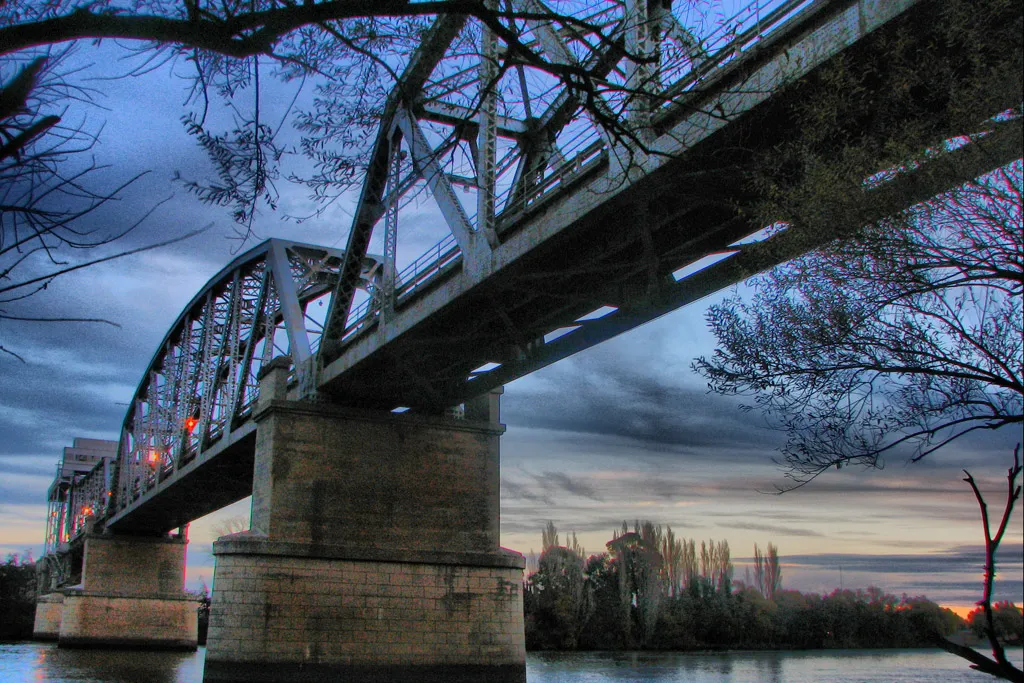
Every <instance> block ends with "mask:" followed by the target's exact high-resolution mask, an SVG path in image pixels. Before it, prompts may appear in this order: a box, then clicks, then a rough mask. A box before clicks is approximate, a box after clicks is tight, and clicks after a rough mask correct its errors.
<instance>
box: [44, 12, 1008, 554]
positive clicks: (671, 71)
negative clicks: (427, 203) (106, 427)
mask: <svg viewBox="0 0 1024 683" xmlns="http://www.w3.org/2000/svg"><path fill="white" fill-rule="evenodd" d="M518 1H519V5H520V6H521V7H523V8H529V7H532V6H533V0H518ZM766 4H767V5H770V6H771V9H764V8H763V7H762V5H766ZM612 5H614V6H615V7H619V5H617V4H614V3H609V8H606V10H607V11H606V12H605V13H604V14H603V15H602V18H601V21H604V22H606V24H607V26H608V27H609V28H608V30H609V31H610V34H611V35H613V36H619V37H621V38H622V39H623V40H624V41H625V44H626V46H627V48H628V51H629V52H630V53H631V54H637V53H641V54H642V53H644V52H645V51H646V52H647V53H648V54H651V55H656V56H658V57H659V58H660V59H661V60H662V61H661V62H660V63H659V74H660V75H659V78H658V79H657V80H658V82H659V89H658V91H657V92H655V93H653V94H654V95H656V97H655V98H654V99H655V100H656V101H659V102H663V104H660V105H657V106H655V107H654V108H653V109H650V110H646V111H642V112H639V114H638V112H637V111H636V107H635V104H630V103H629V102H620V103H616V102H614V101H610V102H609V103H607V107H608V108H609V111H613V112H614V113H615V114H616V115H621V116H623V117H635V120H636V121H637V125H638V128H637V130H638V131H640V133H639V134H640V135H643V136H645V138H644V139H646V140H647V144H648V148H649V149H651V150H654V151H655V152H656V153H654V154H645V153H642V152H641V151H640V150H639V149H637V148H636V147H635V146H631V145H630V143H629V141H628V140H622V139H616V138H615V137H614V136H609V135H608V134H607V131H604V130H603V129H602V128H601V127H600V126H598V125H596V124H594V123H593V122H592V121H588V120H587V119H586V117H581V116H579V114H578V111H579V101H578V100H577V97H578V95H577V94H574V93H572V92H569V91H567V90H565V89H564V88H563V89H562V90H561V91H554V92H551V91H547V92H546V93H545V94H543V95H541V94H538V95H536V96H535V98H534V107H536V109H534V110H530V105H529V104H528V103H529V101H530V98H531V93H530V92H528V91H529V87H528V84H527V79H526V78H525V77H524V78H522V79H521V82H520V83H521V87H522V89H523V99H524V100H525V101H527V105H526V111H518V112H517V111H506V112H504V113H503V114H501V115H499V113H498V111H497V108H496V105H495V106H489V105H488V104H487V102H486V98H485V106H482V107H481V111H480V112H478V113H474V112H471V111H470V110H468V109H467V108H466V107H465V106H463V103H462V102H461V101H460V100H459V99H458V97H459V92H460V91H459V89H456V88H449V89H448V90H447V91H446V92H442V91H443V90H444V87H443V86H444V83H445V81H444V79H442V78H438V77H434V76H432V74H434V73H435V70H436V69H438V65H439V64H442V63H444V61H445V60H446V59H449V58H450V57H449V55H448V52H447V51H448V50H449V49H450V45H451V44H452V41H453V39H454V37H455V36H457V35H458V34H459V32H460V31H462V30H464V23H465V19H464V18H462V17H454V16H442V17H441V18H439V19H438V20H437V22H436V24H435V25H434V27H433V28H432V30H431V31H430V32H429V33H428V35H427V36H426V37H425V38H424V41H423V45H422V47H421V49H420V50H419V51H418V52H417V53H416V54H415V55H413V56H412V58H411V59H410V62H409V65H408V66H407V68H406V70H405V72H404V75H403V78H402V83H401V85H400V87H399V88H397V89H396V90H395V92H394V93H392V96H391V98H390V99H389V101H388V105H387V107H386V110H385V116H384V118H383V120H382V122H381V125H380V129H379V133H378V136H377V139H376V142H375V145H374V148H373V152H372V156H371V162H370V166H369V171H368V173H367V177H366V180H365V182H364V185H363V188H362V193H361V196H360V199H359V203H358V205H357V208H356V212H355V218H354V221H353V226H352V229H351V232H350V235H349V238H348V243H347V245H346V249H344V250H338V249H328V248H324V247H318V246H315V245H306V244H300V243H295V242H288V241H282V240H269V241H268V242H265V243H263V244H261V245H259V246H257V247H255V248H253V249H252V250H250V251H249V252H247V253H246V254H244V255H242V256H240V257H239V258H237V259H235V260H234V261H233V262H232V263H231V264H229V265H228V266H226V267H225V268H224V269H223V270H222V271H221V272H220V273H218V274H217V275H216V276H215V277H214V278H213V279H211V280H210V282H209V283H208V284H207V286H206V287H205V288H204V289H203V291H202V292H200V293H199V294H197V295H196V297H195V298H194V299H193V300H192V301H191V302H190V304H189V305H188V306H187V307H186V309H185V310H184V311H183V312H182V314H181V316H179V318H178V320H177V321H176V322H175V324H174V325H173V326H172V328H171V330H170V331H169V332H168V334H167V336H166V337H165V339H164V341H163V343H162V344H161V346H160V348H159V349H158V351H157V353H156V355H155V356H154V358H153V360H152V362H151V363H150V366H149V368H148V369H147V371H146V374H145V375H144V377H143V379H142V381H141V382H140V384H139V388H138V390H137V391H136V394H135V397H134V400H133V402H132V405H131V407H130V408H129V410H128V414H127V416H126V418H125V421H124V425H123V429H122V434H121V441H120V452H119V455H118V458H117V461H116V465H115V466H113V467H111V466H109V465H108V466H106V467H105V468H104V467H97V468H96V469H95V470H94V471H93V472H92V473H90V475H88V476H86V477H85V478H83V479H81V480H80V481H77V482H76V483H75V485H74V490H75V492H76V493H75V496H74V497H73V500H74V504H73V506H74V509H73V510H71V511H69V514H68V516H67V519H68V523H67V524H65V525H63V526H61V527H58V529H57V531H56V532H55V533H56V534H57V537H56V538H53V539H50V541H51V543H50V544H49V545H48V547H50V546H52V547H58V546H59V545H60V544H61V543H66V542H68V541H71V540H73V539H74V538H75V537H76V536H77V535H78V534H79V533H81V532H82V531H83V530H84V529H86V527H87V522H88V523H89V524H101V525H102V526H103V527H104V528H106V529H108V530H111V531H113V532H118V533H135V534H139V533H149V534H160V533H163V532H167V531H169V530H171V529H174V528H176V527H179V526H183V525H185V524H187V523H188V522H189V521H191V520H193V519H196V518H198V517H200V516H203V515H205V514H208V513H209V512H212V511H214V510H216V509H218V508H220V507H223V506H224V505H227V504H229V503H231V502H233V501H235V500H238V499H241V498H243V497H245V496H247V495H250V493H251V492H252V487H253V467H254V465H253V452H254V448H255V447H256V425H255V424H254V422H253V420H252V419H251V416H252V414H253V410H254V406H255V405H256V404H257V401H258V398H259V397H258V393H259V384H258V376H259V375H260V373H261V371H262V370H264V369H266V368H268V367H269V365H270V363H271V361H272V359H273V358H275V357H276V356H278V355H287V356H288V357H289V358H290V362H291V367H290V381H291V384H290V389H289V392H290V393H289V398H291V399H308V400H310V401H313V402H316V403H320V404H323V403H329V404H332V405H339V406H349V407H358V408H361V409H369V410H375V411H380V412H383V413H387V412H389V411H392V410H395V409H399V408H405V409H410V410H411V412H412V413H414V414H420V415H440V414H443V413H444V412H445V411H446V410H447V409H450V408H452V407H453V406H458V405H459V404H462V403H465V402H466V401H468V400H470V399H473V398H474V397H477V396H480V395H483V394H486V393H487V392H488V391H490V390H492V389H494V388H496V387H499V386H501V385H503V384H505V383H507V382H509V381H511V380H514V379H516V378H518V377H521V376H523V375H526V374H528V373H530V372H532V371H534V370H536V369H538V368H540V367H543V366H545V365H548V364H550V363H552V362H555V361H557V360H559V359H561V358H564V357H566V356H569V355H571V354H573V353H575V352H577V351H580V350H582V349H585V348H588V347H590V346H592V345H594V344H597V343H600V342H601V341H604V340H606V339H609V338H611V337H613V336H615V335H617V334H620V333H622V332H625V331H627V330H629V329H632V328H634V327H636V326H638V325H641V324H643V323H644V322H647V321H649V320H652V319H654V318H656V317H658V316H660V315H662V314H664V313H667V312H669V311H671V310H674V309H676V308H678V307H680V306H683V305H686V304H687V303H690V302H692V301H695V300H697V299H699V298H701V297H703V296H705V295H707V294H709V293H711V292H714V291H717V290H719V289H721V288H723V287H726V286H728V285H731V284H733V283H735V282H738V281H741V280H742V279H744V278H746V277H749V276H750V275H752V274H754V273H756V272H759V271H761V270H764V269H765V268H768V267H771V266H773V265H775V264H778V263H780V262H782V261H785V260H787V259H789V258H792V257H794V256H796V255H798V254H799V253H802V252H804V251H806V250H807V249H808V248H811V247H812V246H814V245H813V244H808V243H807V242H806V240H804V241H801V240H797V239H792V238H791V236H790V235H789V234H788V233H786V232H784V231H783V232H781V233H778V234H776V235H774V236H772V237H769V238H767V239H765V238H764V237H763V236H759V235H758V233H759V230H760V228H761V227H762V226H760V225H756V224H752V223H751V222H750V221H749V218H748V217H747V216H746V215H745V214H743V213H742V212H741V211H738V210H737V207H738V206H739V205H741V204H744V203H747V202H749V201H750V200H752V197H751V195H750V192H751V191H750V189H749V187H748V185H747V183H746V181H745V180H744V178H743V177H742V174H739V173H731V174H730V173H729V172H728V170H729V169H743V168H749V166H750V164H752V163H753V160H754V159H756V158H757V157H758V155H759V154H762V153H764V152H766V151H768V150H770V149H771V148H772V147H773V146H774V145H775V144H777V142H778V141H779V140H783V139H785V138H786V137H787V136H789V135H792V134H793V133H794V132H795V131H794V123H793V122H792V121H791V120H790V119H789V118H788V116H787V114H786V112H787V108H788V107H789V106H790V105H791V104H792V98H793V97H794V96H795V95H794V94H793V90H792V88H789V87H787V86H790V85H792V84H793V83H796V82H798V81H803V82H809V81H813V80H814V78H815V76H816V73H817V72H818V70H819V69H820V68H821V67H822V66H823V65H825V64H827V63H828V62H829V61H830V60H832V59H834V58H835V57H836V55H838V54H840V53H844V54H845V55H846V56H847V57H848V58H849V59H850V60H851V61H852V63H853V64H854V65H855V64H856V63H857V60H858V59H860V58H862V57H864V56H865V55H868V54H870V51H871V49H872V41H873V36H874V35H877V34H881V33H884V32H890V31H896V30H900V29H901V28H902V27H905V26H908V25H912V26H913V27H914V30H916V31H923V32H926V31H930V30H932V27H933V26H934V22H935V21H936V20H937V19H936V14H935V12H936V9H937V7H938V6H939V5H941V3H940V2H926V1H924V0H898V1H896V0H894V1H891V2H867V1H866V0H789V1H786V2H781V3H780V2H774V3H763V2H762V3H753V4H751V5H749V6H747V7H746V8H744V10H742V11H741V12H740V14H738V15H737V17H736V18H735V21H734V23H733V25H732V29H731V30H729V31H724V30H723V31H718V32H715V31H712V32H711V33H709V34H707V35H697V34H694V33H692V32H691V33H688V32H687V31H686V30H684V29H683V28H682V27H681V26H680V24H679V21H678V19H677V18H673V17H668V16H661V17H660V18H651V17H648V19H646V21H655V19H657V21H659V22H661V23H660V24H659V26H661V27H662V29H663V30H660V31H656V32H655V33H656V34H658V35H659V37H660V36H661V35H662V34H663V38H661V40H662V42H663V43H664V44H663V45H661V46H655V45H653V44H648V43H645V42H644V40H643V39H642V38H637V37H636V36H635V35H634V34H635V33H636V32H635V31H633V30H631V28H630V24H631V22H632V21H634V19H633V15H631V14H630V11H633V10H636V11H640V10H637V8H638V7H640V6H641V5H643V6H645V7H646V6H647V5H646V3H637V2H627V3H626V5H625V6H626V7H627V10H624V12H625V14H623V11H619V10H615V9H614V8H613V7H612ZM628 8H633V10H629V9H628ZM644 11H647V10H644ZM616 12H618V14H617V13H616ZM529 32H530V35H529V39H530V40H535V41H538V42H539V43H540V44H542V45H543V46H544V52H545V54H546V56H547V57H548V58H549V59H550V60H551V61H552V62H556V63H557V62H559V61H561V62H562V63H568V62H571V61H572V60H574V59H578V58H577V57H575V56H574V55H575V54H576V52H574V51H573V49H570V48H572V45H571V42H572V40H573V38H572V37H566V36H565V35H563V34H561V33H558V32H557V31H555V30H554V29H552V28H551V27H550V26H548V25H544V24H539V23H536V22H534V23H533V24H530V26H529ZM876 32H877V33H876ZM485 39H486V36H485ZM638 41H639V42H638ZM670 43H672V44H671V45H670ZM673 46H674V49H669V48H672V47H673ZM492 47H493V46H492ZM493 49H496V48H493ZM616 49H621V48H616V47H615V45H614V41H613V44H611V45H608V46H606V47H603V48H599V49H598V50H597V51H596V52H595V53H594V54H593V55H592V56H591V57H590V59H591V63H590V64H589V66H591V67H592V68H596V66H597V65H600V64H605V67H604V68H606V69H607V71H606V73H607V74H609V76H608V77H609V78H612V75H613V71H614V69H616V68H618V67H617V66H616V65H617V64H619V62H624V63H625V64H626V66H624V67H622V69H621V70H622V71H623V72H624V73H626V74H627V76H626V77H627V79H628V78H631V77H633V76H635V74H636V70H637V69H640V68H641V67H643V68H646V66H645V65H637V64H633V63H632V62H630V61H629V60H628V59H625V58H624V57H623V56H622V55H620V54H616V53H615V50H616ZM601 50H604V52H602V51H601ZM483 53H484V56H485V57H486V56H487V55H488V54H493V53H488V52H487V50H486V49H485V50H483ZM480 68H481V69H482V70H484V72H485V73H486V64H484V65H482V66H480ZM629 74H632V75H633V76H631V75H629ZM432 78H434V80H432ZM482 78H483V77H482V76H481V79H482ZM467 87H470V86H469V85H465V84H463V90H465V88H467ZM880 96H884V94H880ZM1019 104H1020V103H1019V102H1016V101H1015V102H1007V103H1005V107H1006V108H1010V107H1014V106H1019ZM996 113H998V112H993V114H996ZM470 114H472V116H470V117H469V118H467V116H469V115H470ZM933 114H934V117H935V119H936V120H937V121H942V120H945V119H944V118H943V117H944V114H945V113H944V112H943V111H936V112H933ZM467 131H468V132H467ZM960 132H961V131H956V130H949V131H945V133H946V134H947V135H948V136H949V137H953V136H956V135H958V134H959V133H960ZM987 138H988V139H987V142H986V144H985V148H984V151H983V152H981V151H979V150H978V149H977V146H976V145H972V144H968V145H965V146H964V147H961V148H960V149H959V150H957V151H955V152H950V154H952V155H958V156H960V157H961V159H960V160H959V161H960V164H959V166H960V168H961V169H962V175H961V177H960V179H959V182H963V181H966V180H969V179H971V178H973V177H976V176H978V175H981V174H983V173H984V172H986V171H988V170H991V169H993V168H996V167H999V166H1001V165H1004V164H1006V163H1009V162H1011V161H1013V160H1014V159H1017V158H1019V157H1020V156H1021V153H1022V152H1021V139H1020V138H1021V126H1020V122H1019V120H1011V121H1004V122H1001V123H996V122H992V124H991V132H989V133H988V135H987ZM935 142H936V141H935V140H922V141H921V144H922V147H923V146H926V145H929V144H935ZM469 143H472V144H469ZM464 146H468V147H471V148H472V154H471V155H469V156H471V157H473V159H474V163H469V165H468V167H465V164H463V166H460V162H459V159H460V158H462V157H464V156H466V154H465V153H464V150H463V147H464ZM460 150H461V151H460ZM460 154H461V155H462V156H460ZM467 169H468V170H467ZM951 183H952V185H953V186H955V184H956V183H957V180H956V179H950V178H948V177H944V178H933V177H932V176H931V175H930V174H929V173H927V172H917V173H902V174H898V175H897V176H896V177H895V179H893V180H891V181H889V182H887V183H884V184H882V185H881V186H879V187H876V188H875V189H872V190H870V191H871V192H874V193H876V195H877V196H878V197H879V206H880V207H885V208H884V211H886V212H889V211H891V207H892V200H893V198H894V197H900V198H902V201H904V202H905V203H904V206H909V205H911V204H913V203H915V202H918V201H923V200H926V199H928V198H930V197H932V196H934V195H936V194H938V193H940V192H942V191H944V190H947V189H949V188H950V187H951ZM457 185H464V186H465V185H469V186H471V187H472V191H471V192H470V195H469V196H471V197H472V196H473V195H475V197H474V199H475V205H476V213H475V214H473V213H472V212H470V211H467V210H466V208H465V207H464V205H463V204H462V202H461V200H460V199H459V197H458V195H456V194H455V192H454V191H453V186H457ZM424 188H425V189H427V190H428V191H429V193H430V195H431V196H432V197H433V200H434V201H435V202H436V203H437V206H438V209H439V212H440V214H441V215H442V216H443V217H444V220H445V222H446V224H447V226H448V228H449V230H450V232H451V234H450V235H449V236H447V237H446V238H445V239H443V240H442V241H441V242H439V243H438V244H437V245H436V246H435V247H434V248H432V249H431V250H430V251H429V252H428V253H427V254H425V255H423V256H422V257H421V258H419V259H416V260H415V261H413V262H412V263H410V264H409V265H408V266H407V267H406V268H405V269H404V270H401V271H399V269H398V267H397V263H396V252H397V241H398V239H399V237H400V235H401V228H400V218H401V211H400V209H401V207H402V204H403V197H404V196H406V195H408V194H409V193H411V192H414V191H416V190H417V189H424ZM880 210H883V209H880ZM885 215H887V214H886V213H880V214H879V216H877V217H878V218H882V217H884V216H885ZM851 220H852V218H851ZM857 220H863V216H861V217H858V218H857ZM375 227H376V228H378V229H381V228H382V229H383V231H384V240H383V243H384V254H383V255H381V256H373V255H370V254H368V253H367V250H368V245H369V244H370V238H371V235H372V234H373V231H374V229H375ZM854 227H857V226H855V225H837V226H836V230H837V231H839V230H842V229H848V228H854ZM828 238H829V236H828V235H823V236H821V239H820V242H822V243H823V242H825V241H827V240H828ZM704 263H710V264H711V265H709V266H708V267H704V268H702V269H696V268H692V267H691V266H693V265H694V264H697V265H700V264H704ZM360 292H362V293H361V294H360Z"/></svg>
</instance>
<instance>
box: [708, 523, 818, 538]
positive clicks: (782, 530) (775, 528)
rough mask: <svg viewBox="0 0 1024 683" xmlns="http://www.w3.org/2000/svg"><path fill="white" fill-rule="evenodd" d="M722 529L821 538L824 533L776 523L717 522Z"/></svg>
mask: <svg viewBox="0 0 1024 683" xmlns="http://www.w3.org/2000/svg"><path fill="white" fill-rule="evenodd" d="M717 526H719V527H722V528H723V529H745V530H747V531H765V532H768V533H772V534H779V535H782V536H810V537H816V538H823V537H824V536H825V534H823V533H821V532H820V531H812V530H810V529H799V528H797V527H789V526H779V525H776V524H755V523H753V522H737V523H735V524H718V525H717Z"/></svg>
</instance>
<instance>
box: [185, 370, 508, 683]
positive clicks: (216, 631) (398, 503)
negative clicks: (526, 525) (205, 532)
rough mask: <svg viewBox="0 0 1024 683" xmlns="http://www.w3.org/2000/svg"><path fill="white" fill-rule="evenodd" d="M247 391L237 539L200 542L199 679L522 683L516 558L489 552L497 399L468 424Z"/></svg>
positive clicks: (278, 373) (266, 383)
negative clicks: (207, 571) (252, 456)
mask: <svg viewBox="0 0 1024 683" xmlns="http://www.w3.org/2000/svg"><path fill="white" fill-rule="evenodd" d="M286 376H287V367H286V365H285V364H280V365H278V366H276V367H274V366H272V367H271V368H269V371H268V372H266V374H265V375H264V377H263V379H262V381H261V383H260V404H259V406H258V408H257V411H256V415H255V419H256V421H257V424H258V427H257V436H256V461H255V470H254V477H253V502H252V517H251V529H250V530H249V531H248V532H244V533H241V534H233V535H231V536H225V537H222V538H220V539H219V540H218V541H217V542H216V543H215V544H214V555H215V556H216V570H215V573H214V587H213V604H212V607H211V616H210V631H209V637H208V641H207V655H206V673H205V680H207V681H214V680H216V681H224V680H247V681H248V680H274V681H287V680H303V681H309V680H325V681H326V680H331V681H333V680H345V681H352V682H358V681H383V680H395V681H399V680H400V681H405V682H409V683H416V682H419V681H444V682H446V683H448V682H453V681H482V680H487V681H496V682H502V681H510V682H511V681H515V682H517V683H520V682H523V681H525V680H526V673H525V656H526V653H525V645H524V640H523V605H522V593H521V579H522V569H523V558H522V555H520V554H519V553H515V552H512V551H509V550H505V549H503V548H501V547H500V546H499V544H498V523H499V471H498V467H499V450H498V440H499V437H500V435H501V433H502V432H503V431H504V428H503V426H502V425H501V424H500V423H499V416H498V392H493V393H491V394H488V395H485V396H483V397H481V398H480V399H477V400H476V401H473V402H470V403H469V404H467V406H466V419H452V418H442V417H425V416H417V415H396V414H392V413H389V412H365V411H357V410H352V409H343V408H339V407H336V406H331V405H325V404H318V403H313V402H298V401H286V400H282V399H281V398H280V397H282V396H284V394H285V382H286Z"/></svg>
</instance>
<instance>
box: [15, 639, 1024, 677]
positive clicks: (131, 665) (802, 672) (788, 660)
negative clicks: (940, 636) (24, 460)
mask: <svg viewBox="0 0 1024 683" xmlns="http://www.w3.org/2000/svg"><path fill="white" fill-rule="evenodd" d="M205 654H206V651H205V650H204V649H202V648H201V649H199V650H198V651H197V652H195V653H170V652H138V651H130V652H129V651H118V650H59V649H57V647H56V646H55V645H52V644H42V643H15V644H0V681H2V682H3V683H27V682H29V681H52V682H54V683H199V682H200V681H202V678H203V657H204V655H205ZM1008 654H1009V655H1010V658H1011V659H1012V660H1013V661H1015V662H1017V664H1018V666H1019V665H1020V664H1021V660H1022V657H1024V653H1022V650H1021V648H1014V649H1012V650H1010V651H1009V653H1008ZM526 671H527V678H528V680H529V683H632V682H634V681H636V682H638V683H641V682H642V683H667V682H668V681H674V682H677V681H685V682H686V683H819V682H821V683H933V682H934V683H938V682H940V681H941V682H943V683H972V682H978V683H982V682H989V683H991V681H993V680H995V679H993V678H991V677H990V676H986V675H984V674H980V673H977V672H975V671H971V670H970V669H968V668H967V664H966V663H965V662H964V661H963V660H961V659H959V658H957V657H954V656H953V655H950V654H946V653H945V652H940V651H938V650H841V651H830V652H820V651H819V652H756V653H746V652H740V653H728V654H714V655H700V654H675V653H647V652H638V653H601V652H584V653H531V654H530V655H529V656H528V657H527V660H526Z"/></svg>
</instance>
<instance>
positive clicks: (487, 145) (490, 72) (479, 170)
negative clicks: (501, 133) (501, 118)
mask: <svg viewBox="0 0 1024 683" xmlns="http://www.w3.org/2000/svg"><path fill="white" fill-rule="evenodd" d="M497 4H498V3H497V0H484V7H485V8H486V9H488V10H491V11H494V10H495V9H497ZM480 23H481V26H480V65H479V67H478V69H477V74H478V75H477V78H478V82H479V88H480V115H479V123H480V125H479V130H478V131H477V142H476V147H477V158H476V184H477V202H476V206H477V210H476V229H477V232H479V233H483V235H484V237H485V238H486V239H487V244H488V245H490V247H491V249H496V248H497V247H498V234H497V232H496V231H495V222H494V185H495V182H496V176H495V165H496V163H497V162H496V158H495V157H496V154H497V149H498V127H497V117H498V37H497V36H496V35H495V34H494V31H493V30H491V27H490V26H489V25H488V24H487V22H480Z"/></svg>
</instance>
